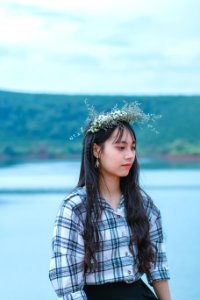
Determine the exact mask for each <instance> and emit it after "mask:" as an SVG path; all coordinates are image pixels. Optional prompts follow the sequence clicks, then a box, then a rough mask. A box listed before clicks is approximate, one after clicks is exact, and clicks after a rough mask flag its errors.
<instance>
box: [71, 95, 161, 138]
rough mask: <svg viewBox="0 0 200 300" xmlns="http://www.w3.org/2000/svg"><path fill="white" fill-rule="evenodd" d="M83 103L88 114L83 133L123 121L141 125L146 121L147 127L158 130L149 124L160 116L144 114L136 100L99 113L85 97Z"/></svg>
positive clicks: (81, 129) (119, 124) (74, 136)
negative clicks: (86, 126) (85, 129)
mask: <svg viewBox="0 0 200 300" xmlns="http://www.w3.org/2000/svg"><path fill="white" fill-rule="evenodd" d="M85 104H86V106H87V109H88V114H89V116H88V119H87V124H90V125H88V126H89V128H88V129H87V131H86V132H85V134H87V133H89V134H90V133H91V134H93V133H96V132H98V131H99V130H101V129H104V130H107V129H108V128H111V127H113V126H121V125H122V123H123V122H127V123H138V124H141V125H142V124H145V123H148V124H147V127H148V128H150V129H151V130H152V131H154V132H155V133H158V131H157V130H156V129H155V128H154V126H153V125H152V124H150V122H154V121H155V120H156V119H158V118H160V117H161V116H160V115H155V114H145V113H144V112H143V111H142V109H141V108H140V104H139V103H138V102H136V101H135V102H132V103H125V104H124V106H123V107H122V108H120V109H119V108H118V106H117V105H115V106H114V108H113V109H112V110H111V112H107V113H101V114H97V112H96V111H95V108H94V106H90V105H89V103H88V102H87V99H86V100H85ZM80 132H81V133H83V132H84V128H83V127H81V128H80ZM80 132H78V133H76V134H73V135H72V136H71V137H70V140H73V139H74V138H76V137H78V136H80V135H81V133H80Z"/></svg>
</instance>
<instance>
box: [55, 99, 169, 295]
mask: <svg viewBox="0 0 200 300" xmlns="http://www.w3.org/2000/svg"><path fill="white" fill-rule="evenodd" d="M148 117H149V115H145V114H144V113H143V112H142V111H141V110H140V109H139V107H138V106H137V104H134V105H129V106H125V107H124V108H122V109H121V110H117V109H115V110H113V111H112V112H111V113H110V114H109V113H107V114H103V115H99V116H95V118H94V119H93V120H92V121H90V123H89V125H88V127H87V128H86V130H85V136H84V142H83V152H82V162H81V170H80V177H79V182H78V185H77V187H76V188H75V189H74V190H73V191H72V192H71V193H70V195H68V197H67V198H66V199H65V200H64V201H63V203H62V205H61V208H60V210H59V213H58V215H57V218H56V222H55V228H54V236H53V256H52V259H51V264H50V273H49V276H50V280H51V282H52V284H53V287H54V289H55V291H56V293H57V296H58V298H59V299H62V300H68V299H70V300H72V299H73V300H83V299H84V300H86V299H88V300H145V299H159V300H170V299H171V298H170V292H169V287H168V279H169V274H168V267H167V259H166V253H165V250H164V243H163V233H162V225H161V216H160V211H159V210H158V208H157V207H156V206H155V205H154V204H153V202H152V200H151V199H150V197H149V196H148V195H147V194H146V193H145V192H144V191H143V190H142V189H141V188H140V186H139V178H138V161H137V157H136V136H135V133H134V130H133V128H132V127H131V125H130V123H132V122H135V121H138V120H139V119H140V118H141V119H148ZM144 273H145V274H146V275H147V279H148V282H149V283H150V284H151V285H152V286H153V288H154V291H155V294H156V296H155V295H154V293H153V292H152V291H151V289H149V287H148V286H147V285H146V284H145V283H144V282H143V281H142V280H141V276H142V275H143V274H144Z"/></svg>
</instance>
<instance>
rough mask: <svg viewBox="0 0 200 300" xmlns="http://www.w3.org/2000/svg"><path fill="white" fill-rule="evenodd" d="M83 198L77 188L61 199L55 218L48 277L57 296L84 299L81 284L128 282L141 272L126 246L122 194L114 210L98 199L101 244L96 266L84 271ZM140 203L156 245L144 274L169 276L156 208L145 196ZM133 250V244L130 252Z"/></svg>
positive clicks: (127, 236) (127, 235) (127, 233)
mask: <svg viewBox="0 0 200 300" xmlns="http://www.w3.org/2000/svg"><path fill="white" fill-rule="evenodd" d="M85 200H86V192H85V189H84V188H77V189H76V190H75V191H73V192H72V193H71V194H70V195H69V196H68V197H67V199H66V200H64V201H63V203H62V205H61V207H60V210H59V212H58V215H57V218H56V222H55V227H54V234H53V243H52V248H53V256H52V258H51V263H50V272H49V277H50V280H51V282H52V285H53V287H54V289H55V291H56V293H57V296H58V298H59V299H62V300H83V299H84V300H85V299H87V297H86V294H85V292H84V290H83V287H84V285H85V284H104V283H107V282H118V281H125V282H127V283H130V282H133V281H136V280H138V279H139V278H140V277H141V276H142V275H143V274H141V273H139V272H138V266H137V263H136V257H135V255H132V254H131V253H130V250H129V241H130V236H131V231H130V228H129V226H128V224H127V220H126V217H125V205H124V199H123V197H122V199H121V201H120V205H119V208H118V209H117V210H114V209H113V208H112V207H111V206H110V205H109V204H108V203H107V202H106V201H105V200H104V199H101V201H102V206H103V208H104V209H103V213H102V217H101V221H100V222H99V224H98V225H99V230H100V231H101V235H100V236H101V237H100V238H102V244H103V247H102V250H101V251H99V252H98V253H96V258H97V262H98V270H97V271H95V272H93V273H89V272H86V273H84V263H83V262H84V252H85V251H84V241H83V231H84V217H85V215H86V211H85V206H84V205H83V203H84V201H85ZM144 207H145V209H146V212H147V216H148V219H149V222H150V238H151V240H152V242H153V243H154V244H156V247H157V249H158V252H157V256H156V263H155V265H154V267H152V269H150V270H149V272H148V274H146V275H147V278H148V281H149V282H150V283H151V282H152V281H153V280H165V279H169V273H168V267H167V258H166V253H165V247H164V243H163V233H162V225H161V216H160V212H159V210H158V209H157V207H156V206H155V205H153V204H152V202H151V201H150V200H149V199H147V198H145V197H144ZM136 251H137V249H136V246H135V245H133V253H136Z"/></svg>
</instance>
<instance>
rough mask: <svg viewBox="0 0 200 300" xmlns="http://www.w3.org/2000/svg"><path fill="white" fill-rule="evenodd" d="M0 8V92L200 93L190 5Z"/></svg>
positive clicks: (60, 2)
mask: <svg viewBox="0 0 200 300" xmlns="http://www.w3.org/2000/svg"><path fill="white" fill-rule="evenodd" d="M0 8H1V9H0V23H1V26H0V82H1V86H0V88H9V89H12V88H15V89H17V88H18V89H21V90H23V89H26V90H27V89H30V90H36V91H37V90H42V91H44V90H46V91H54V92H60V91H62V92H63V91H66V92H68V91H70V92H72V91H74V92H82V91H85V92H86V91H88V92H91V91H93V92H95V91H98V92H101V91H102V90H104V93H106V92H109V93H111V91H113V93H117V92H119V93H122V92H123V93H130V92H131V91H132V93H134V92H142V89H145V90H146V93H148V92H153V91H156V90H157V91H158V93H159V92H164V91H165V92H166V93H169V92H170V91H171V92H175V91H180V92H184V91H185V92H188V91H189V90H190V91H195V92H196V91H197V90H199V92H200V87H199V85H198V86H197V87H196V85H197V79H196V78H197V75H198V74H199V72H200V63H199V57H200V50H199V49H200V33H199V30H198V28H199V26H200V20H199V16H198V12H199V10H200V2H199V1H197V0H191V1H190V2H189V1H187V0H182V1H181V0H175V1H172V0H168V1H159V0H152V1H147V0H140V1H139V0H138V1H132V0H124V1H122V0H121V1H115V2H114V1H113V0H110V1H106V0H102V1H98V2H96V1H95V2H94V1H93V0H84V1H82V0H76V1H69V0H57V1H47V0H12V1H11V0H2V1H1V4H0ZM30 70H31V72H30ZM5 72H7V74H9V75H5ZM29 72H30V73H29ZM27 74H28V76H27ZM38 74H40V75H38ZM12 77H13V78H12ZM79 78H80V80H79ZM186 78H187V86H186V84H185V79H186ZM100 86H101V87H100ZM143 91H144V90H143Z"/></svg>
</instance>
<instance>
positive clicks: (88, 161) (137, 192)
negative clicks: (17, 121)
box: [78, 122, 154, 272]
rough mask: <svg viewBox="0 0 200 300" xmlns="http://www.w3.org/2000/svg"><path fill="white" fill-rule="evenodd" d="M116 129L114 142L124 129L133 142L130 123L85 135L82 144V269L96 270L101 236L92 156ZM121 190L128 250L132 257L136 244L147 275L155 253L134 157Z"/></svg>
mask: <svg viewBox="0 0 200 300" xmlns="http://www.w3.org/2000/svg"><path fill="white" fill-rule="evenodd" d="M116 128H118V134H117V139H118V141H120V140H121V138H122V135H123V132H124V130H125V129H127V130H128V131H129V132H130V134H131V135H132V136H133V138H134V140H135V141H136V135H135V132H134V130H133V128H132V127H131V126H130V124H129V123H126V122H123V123H122V124H120V125H119V126H113V127H111V128H108V129H106V130H104V129H100V130H99V131H98V132H96V133H87V128H86V131H85V137H84V140H83V150H82V161H81V169H80V176H79V182H78V187H83V186H85V188H86V195H87V197H86V219H85V229H84V236H83V237H84V242H85V268H86V270H94V269H95V268H96V263H97V261H96V258H95V253H96V252H97V251H99V250H100V233H99V231H98V226H97V223H98V222H97V221H98V220H99V219H100V217H101V213H102V207H101V205H100V201H99V197H98V196H99V195H100V194H101V193H100V187H99V181H100V180H99V179H100V173H99V169H98V168H95V163H96V158H95V156H94V154H93V145H94V143H96V144H97V145H99V146H100V147H101V149H103V147H104V143H105V141H106V140H107V139H108V138H109V137H110V136H111V135H112V133H113V131H114V130H115V129H116ZM120 188H121V192H122V194H123V195H124V199H125V209H126V216H127V222H128V224H129V226H130V228H131V231H132V237H131V239H130V244H129V249H130V251H131V252H132V253H133V243H136V244H137V249H138V251H137V262H138V269H139V271H140V272H147V271H148V270H149V268H150V265H151V263H152V262H153V260H154V249H153V245H152V243H151V241H150V236H149V221H148V218H147V215H146V211H145V208H144V206H143V197H144V192H143V191H142V189H141V188H140V186H139V165H138V161H137V156H136V157H135V160H134V163H133V165H132V167H131V169H130V171H129V174H128V175H127V176H126V177H121V178H120Z"/></svg>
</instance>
